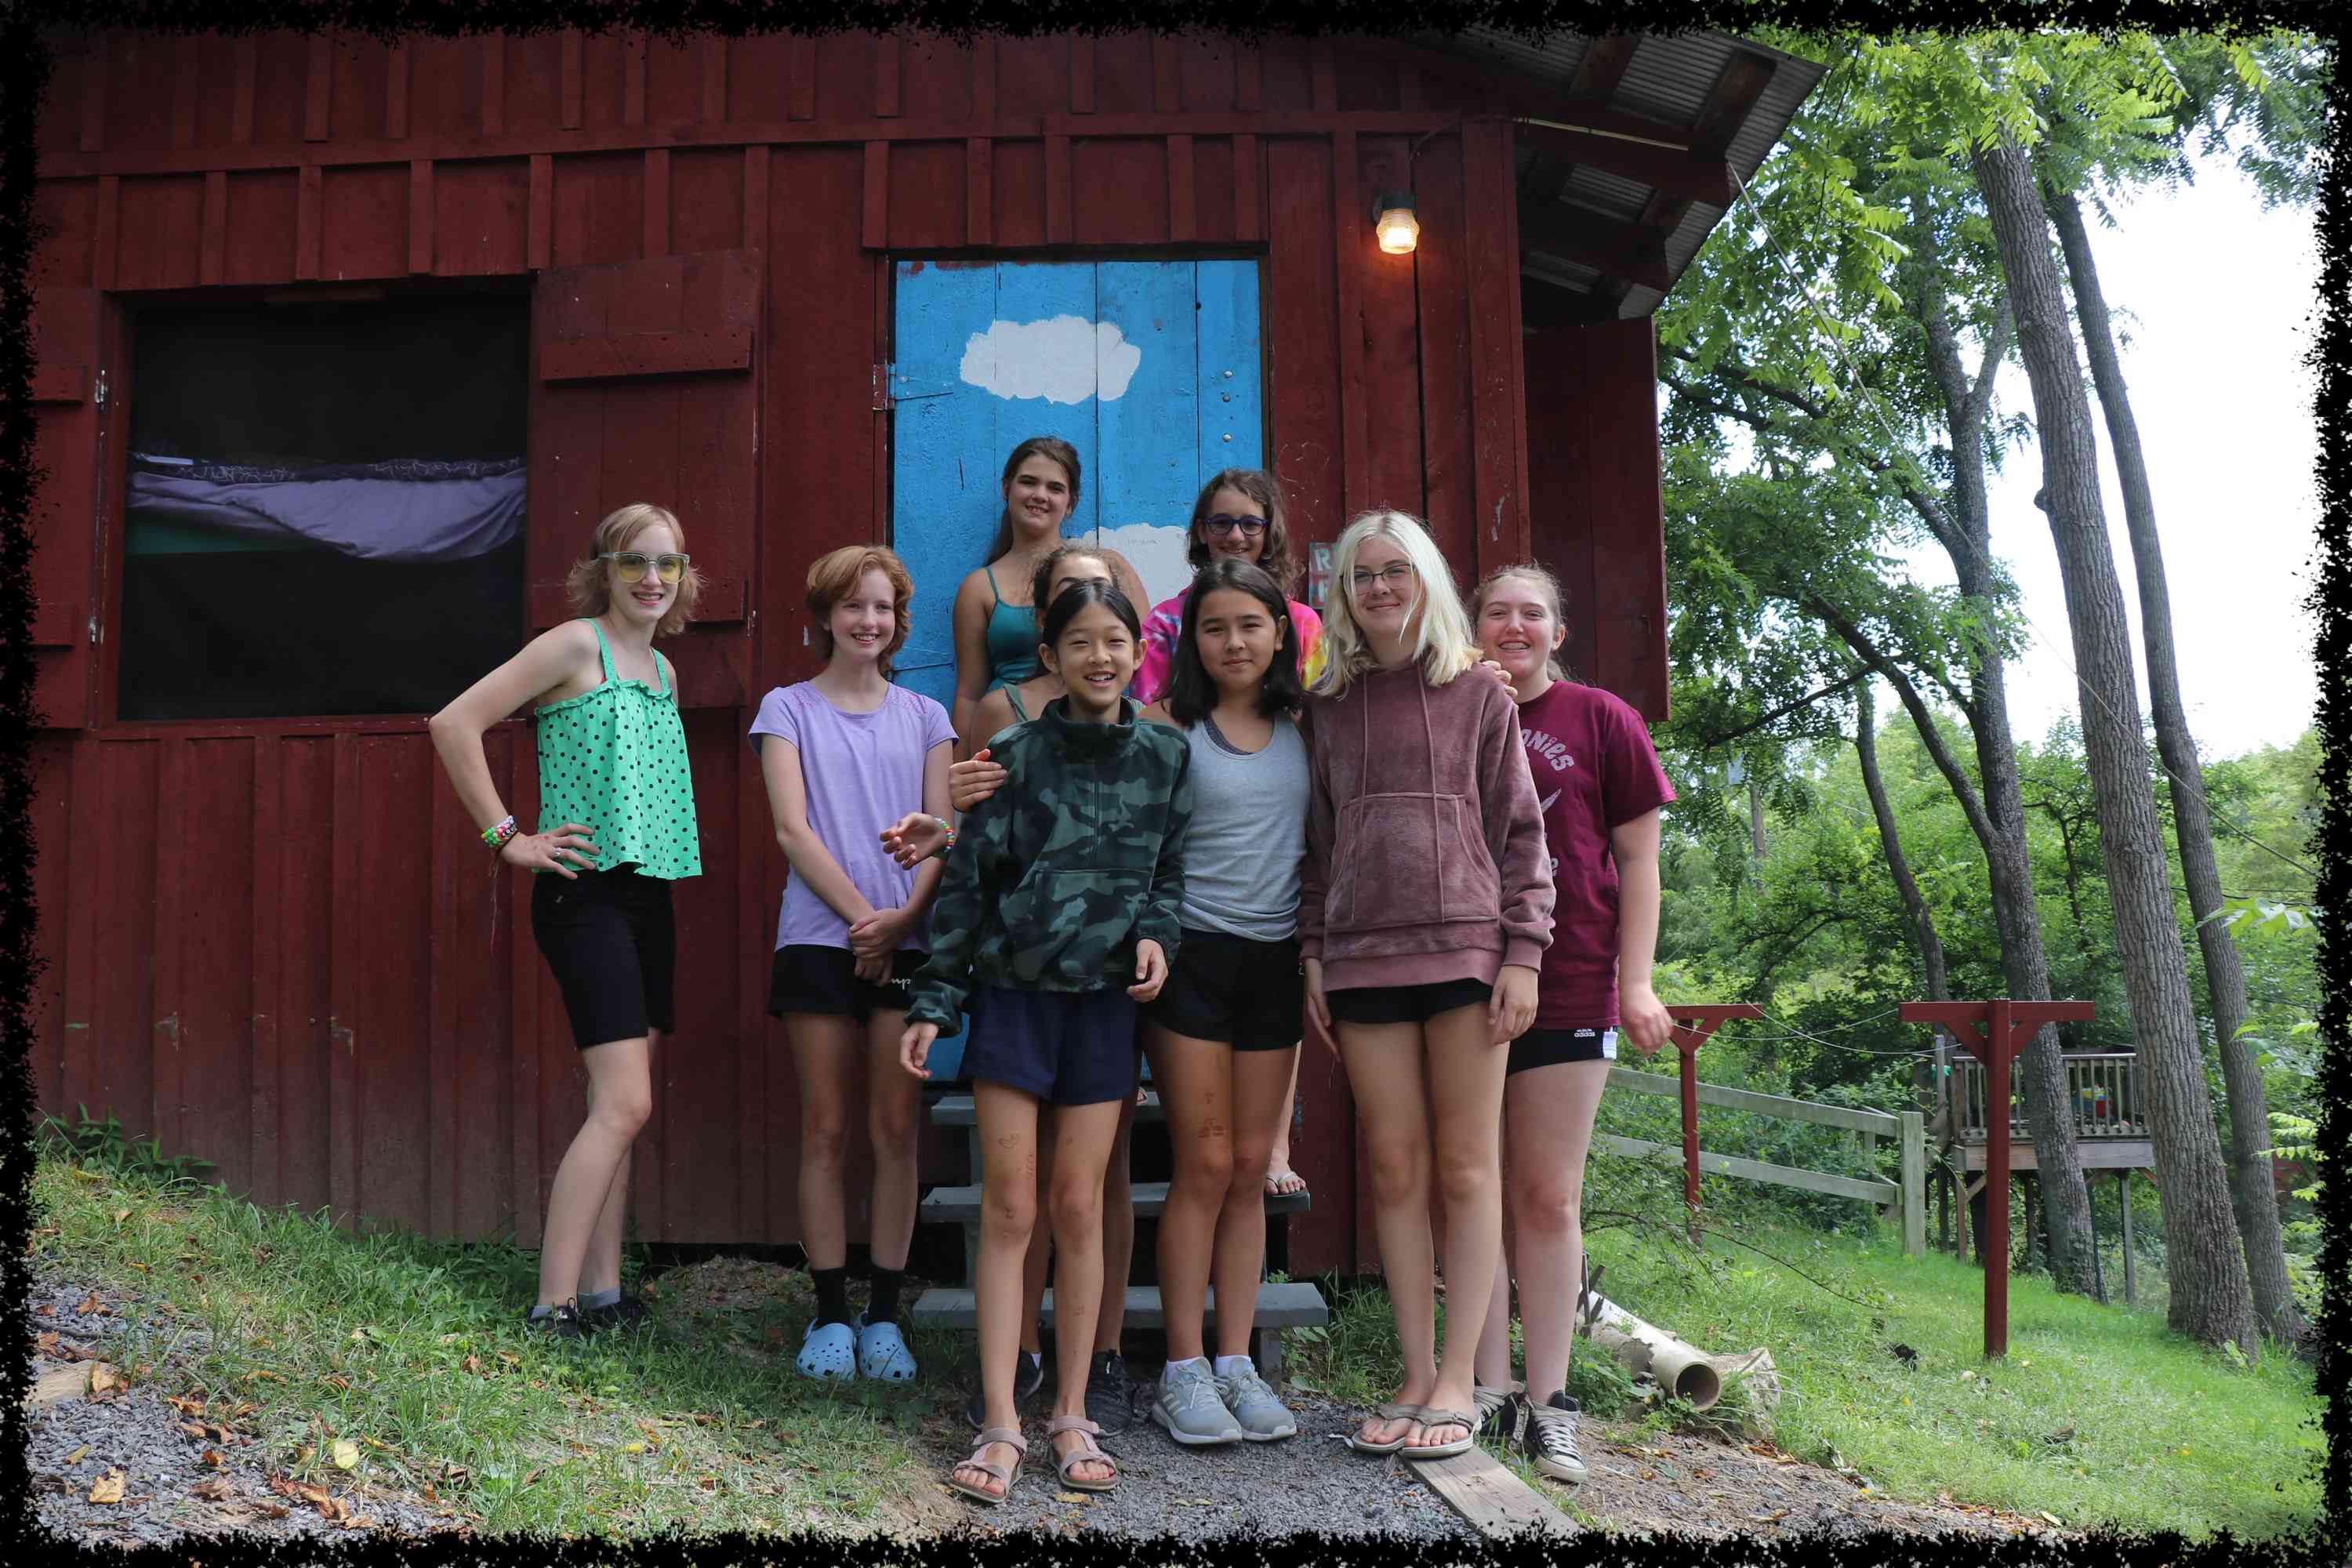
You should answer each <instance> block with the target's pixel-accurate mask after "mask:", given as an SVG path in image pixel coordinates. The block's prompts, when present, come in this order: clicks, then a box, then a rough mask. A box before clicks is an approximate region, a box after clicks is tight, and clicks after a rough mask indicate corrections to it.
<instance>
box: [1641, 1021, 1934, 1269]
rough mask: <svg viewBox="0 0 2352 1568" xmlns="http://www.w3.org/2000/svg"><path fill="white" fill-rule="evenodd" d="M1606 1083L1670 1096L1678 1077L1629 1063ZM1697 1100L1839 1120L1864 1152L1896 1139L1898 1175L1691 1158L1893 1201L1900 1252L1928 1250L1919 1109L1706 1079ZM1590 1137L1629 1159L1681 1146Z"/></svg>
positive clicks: (1758, 1176)
mask: <svg viewBox="0 0 2352 1568" xmlns="http://www.w3.org/2000/svg"><path fill="white" fill-rule="evenodd" d="M1609 1087H1610V1088H1612V1089H1629V1090H1631V1091H1633V1093H1635V1094H1657V1095H1664V1096H1667V1097H1670V1098H1671V1097H1675V1096H1679V1095H1680V1094H1681V1093H1682V1084H1681V1082H1680V1081H1679V1080H1678V1079H1675V1078H1673V1077H1670V1076H1668V1075H1667V1074H1664V1073H1654V1072H1643V1071H1641V1070H1640V1069H1639V1068H1619V1067H1612V1068H1610V1069H1609ZM1698 1102H1699V1103H1700V1104H1701V1105H1715V1106H1720V1107H1722V1108H1723V1109H1725V1110H1746V1111H1750V1112H1753V1113H1754V1114H1756V1115H1759V1116H1772V1117H1779V1118H1780V1119H1781V1120H1783V1121H1810V1122H1813V1123H1815V1124H1817V1125H1820V1126H1823V1127H1838V1128H1843V1129H1844V1130H1846V1131H1850V1132H1855V1133H1859V1134H1860V1135H1861V1137H1862V1147H1863V1153H1864V1157H1865V1158H1868V1157H1870V1156H1872V1155H1874V1153H1875V1152H1876V1149H1877V1144H1878V1140H1879V1139H1880V1138H1894V1139H1896V1140H1898V1141H1899V1142H1900V1146H1901V1148H1902V1151H1903V1168H1902V1179H1901V1180H1900V1181H1896V1182H1890V1181H1887V1180H1885V1178H1884V1177H1876V1178H1864V1177H1858V1176H1841V1175H1837V1174H1835V1173H1832V1172H1828V1171H1808V1170H1806V1169H1804V1168H1803V1167H1801V1166H1798V1165H1776V1164H1773V1163H1769V1162H1768V1161H1763V1160H1748V1159H1743V1158H1741V1157H1739V1156H1738V1155H1736V1154H1719V1153H1713V1152H1708V1151H1706V1150H1705V1149H1702V1150H1700V1151H1699V1154H1698V1166H1699V1169H1700V1170H1702V1171H1705V1172H1707V1173H1711V1174H1714V1175H1718V1176H1731V1177H1734V1178H1736V1179H1738V1180H1740V1181H1744V1182H1767V1183H1770V1184H1774V1185H1777V1186H1783V1187H1795V1188H1797V1189H1798V1190H1800V1191H1801V1192H1808V1193H1822V1194H1827V1195H1829V1196H1831V1197H1839V1198H1853V1199H1856V1200H1858V1201H1860V1202H1863V1203H1866V1204H1875V1205H1878V1206H1879V1207H1880V1208H1882V1209H1884V1208H1886V1207H1889V1206H1892V1207H1893V1208H1894V1209H1895V1213H1896V1215H1897V1216H1898V1217H1899V1219H1900V1220H1901V1223H1902V1226H1903V1250H1904V1252H1905V1253H1906V1255H1907V1256H1909V1257H1913V1258H1917V1257H1920V1256H1922V1255H1923V1254H1925V1253H1926V1252H1927V1118H1926V1117H1924V1116H1922V1115H1921V1114H1920V1113H1919V1112H1918V1111H1916V1110H1906V1111H1902V1112H1899V1113H1893V1114H1890V1113H1889V1112H1886V1111H1884V1110H1857V1109H1855V1108H1854V1107H1852V1106H1846V1105H1822V1104H1820V1103H1818V1102H1817V1101H1814V1100H1794V1099H1790V1098H1789V1097H1788V1096H1785V1095H1778V1094H1759V1093H1757V1092H1756V1091H1755V1090H1753V1089H1729V1088H1726V1087H1724V1086H1723V1085H1721V1084H1712V1083H1702V1084H1700V1085H1699V1086H1698ZM1595 1142H1600V1143H1601V1144H1604V1145H1606V1146H1607V1147H1608V1148H1610V1149H1612V1150H1614V1151H1615V1152H1618V1153H1620V1154H1627V1155H1631V1156H1633V1158H1636V1159H1643V1158H1646V1157H1648V1156H1650V1155H1652V1154H1655V1153H1660V1152H1669V1153H1675V1152H1680V1151H1679V1150H1677V1149H1676V1148H1675V1145H1674V1144H1671V1143H1654V1142H1650V1141H1649V1140H1647V1139H1643V1138H1622V1137H1619V1136H1617V1135H1616V1134H1614V1133H1609V1132H1602V1133H1598V1134H1596V1135H1595Z"/></svg>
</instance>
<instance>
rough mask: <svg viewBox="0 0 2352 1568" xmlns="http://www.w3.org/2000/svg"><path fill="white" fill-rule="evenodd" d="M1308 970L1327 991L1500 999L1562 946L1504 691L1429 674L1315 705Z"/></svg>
mask: <svg viewBox="0 0 2352 1568" xmlns="http://www.w3.org/2000/svg"><path fill="white" fill-rule="evenodd" d="M1303 728H1304V729H1305V730H1306V731H1307V754H1308V758H1309V763H1308V773H1309V776H1310V780H1311V783H1310V786H1309V789H1308V793H1307V862H1306V866H1305V869H1304V873H1303V876H1302V879H1301V886H1300V889H1299V900H1298V941H1299V948H1300V952H1301V954H1302V956H1304V957H1307V958H1315V959H1320V960H1321V961H1322V963H1323V989H1324V990H1325V991H1327V992H1329V991H1346V990H1352V989H1355V988H1358V987H1360V986H1366V985H1429V984H1438V983H1440V982H1443V981H1448V980H1483V981H1485V982H1486V983H1487V984H1494V981H1495V976H1496V972H1497V971H1499V970H1500V969H1501V968H1502V967H1503V965H1505V964H1507V963H1516V964H1522V965H1524V966H1526V967H1527V968H1529V969H1539V968H1540V967H1541V966H1542V963H1543V951H1544V949H1545V948H1546V947H1549V945H1550V944H1551V909H1552V880H1551V860H1550V858H1549V856H1548V855H1547V854H1546V853H1545V849H1544V832H1543V814H1542V813H1541V811H1540V810H1538V807H1537V804H1536V786H1535V780H1534V779H1533V777H1532V776H1531V775H1530V774H1529V773H1528V756H1527V746H1526V743H1525V742H1523V741H1522V740H1521V739H1520V737H1519V714H1518V708H1517V704H1516V703H1515V702H1513V701H1512V700H1511V693H1510V689H1509V688H1507V687H1506V686H1505V685H1504V684H1503V683H1502V682H1501V681H1499V680H1496V679H1494V678H1493V677H1492V676H1491V675H1488V674H1487V673H1486V672H1485V671H1482V670H1477V669H1472V670H1469V671H1467V672H1465V673H1464V674H1462V675H1458V676H1456V677H1454V679H1453V680H1452V681H1450V682H1448V683H1447V684H1445V685H1444V686H1432V685H1431V684H1430V683H1429V680H1428V678H1427V677H1425V676H1424V675H1423V673H1422V670H1421V665H1420V662H1419V661H1418V660H1415V661H1414V662H1412V663H1411V664H1406V665H1402V666H1400V667H1399V668H1395V669H1386V670H1373V671H1371V672H1370V673H1369V674H1366V675H1362V676H1360V677H1358V678H1357V679H1355V680H1353V681H1351V682H1349V686H1348V689H1347V692H1346V693H1345V694H1344V695H1343V696H1340V697H1337V698H1328V697H1313V698H1310V699H1308V700H1307V715H1306V720H1305V722H1304V725H1303Z"/></svg>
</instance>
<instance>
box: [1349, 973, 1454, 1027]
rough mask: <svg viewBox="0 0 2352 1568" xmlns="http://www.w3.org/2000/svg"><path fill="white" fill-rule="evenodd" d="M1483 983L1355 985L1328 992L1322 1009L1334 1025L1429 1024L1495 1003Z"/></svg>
mask: <svg viewBox="0 0 2352 1568" xmlns="http://www.w3.org/2000/svg"><path fill="white" fill-rule="evenodd" d="M1494 994H1495V988H1494V987H1493V986H1491V985H1489V984H1486V982H1485V981H1483V980H1439V981H1433V982H1432V983H1431V984H1427V985H1356V986H1350V987H1349V989H1347V990H1345V991H1327V992H1325V993H1324V994H1323V1005H1325V1006H1327V1007H1328V1008H1330V1009H1331V1021H1332V1022H1333V1023H1334V1024H1426V1023H1428V1022H1429V1021H1430V1020H1431V1019H1432V1018H1434V1017H1436V1016H1438V1015H1439V1014H1440V1013H1451V1012H1452V1011H1454V1008H1456V1007H1467V1006H1469V1005H1471V1004H1472V1003H1474V1002H1475V1003H1479V1004H1482V1005H1483V1004H1484V1003H1486V1002H1488V1001H1490V1000H1492V999H1493V997H1494Z"/></svg>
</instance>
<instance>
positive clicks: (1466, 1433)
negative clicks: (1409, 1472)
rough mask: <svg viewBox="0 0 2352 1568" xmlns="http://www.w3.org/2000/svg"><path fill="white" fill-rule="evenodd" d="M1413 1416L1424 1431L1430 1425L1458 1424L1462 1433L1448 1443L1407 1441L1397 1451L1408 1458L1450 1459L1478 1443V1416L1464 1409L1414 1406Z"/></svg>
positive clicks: (1464, 1452)
mask: <svg viewBox="0 0 2352 1568" xmlns="http://www.w3.org/2000/svg"><path fill="white" fill-rule="evenodd" d="M1415 1408H1416V1409H1417V1410H1418V1411H1419V1412H1420V1414H1419V1415H1416V1416H1415V1417H1414V1419H1415V1420H1417V1421H1419V1422H1420V1423H1421V1425H1422V1428H1423V1430H1424V1431H1426V1430H1427V1429H1428V1428H1430V1427H1432V1426H1459V1427H1461V1428H1462V1429H1463V1435H1462V1436H1459V1437H1456V1438H1455V1439H1454V1440H1453V1441H1452V1442H1450V1443H1409V1444H1407V1445H1405V1446H1404V1447H1402V1448H1399V1449H1398V1450H1397V1452H1398V1453H1399V1454H1400V1455H1402V1456H1403V1457H1404V1458H1408V1459H1450V1458H1453V1457H1454V1455H1456V1454H1466V1453H1468V1452H1469V1451H1470V1450H1471V1449H1472V1448H1474V1447H1476V1446H1477V1443H1478V1417H1477V1416H1476V1415H1473V1414H1471V1413H1470V1412H1469V1411H1466V1410H1440V1409H1439V1408H1437V1406H1435V1405H1418V1406H1416V1407H1415Z"/></svg>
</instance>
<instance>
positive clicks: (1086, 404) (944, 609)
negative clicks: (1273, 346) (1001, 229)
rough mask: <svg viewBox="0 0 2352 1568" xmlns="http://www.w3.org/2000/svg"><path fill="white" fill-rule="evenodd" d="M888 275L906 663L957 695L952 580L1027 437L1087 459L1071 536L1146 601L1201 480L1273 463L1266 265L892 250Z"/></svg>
mask: <svg viewBox="0 0 2352 1568" xmlns="http://www.w3.org/2000/svg"><path fill="white" fill-rule="evenodd" d="M896 281H897V338H898V350H897V358H896V360H895V362H894V363H893V367H892V375H891V395H892V396H893V398H894V400H895V401H896V404H897V413H896V417H895V420H894V428H893V432H892V441H891V468H890V481H891V496H892V517H891V543H892V547H893V548H894V549H896V550H897V551H898V553H899V555H900V556H901V557H902V558H903V559H904V560H905V561H906V563H907V570H908V572H909V573H910V574H912V575H913V577H914V579H915V601H914V626H912V628H911V629H910V630H909V632H908V638H907V646H906V647H905V649H904V650H903V651H902V652H901V653H900V654H899V656H898V681H899V683H900V684H902V685H905V686H908V687H911V688H913V689H915V690H917V691H920V692H922V693H924V694H925V695H926V696H929V697H933V698H936V699H938V700H940V703H942V704H943V705H949V706H952V702H953V699H954V695H955V640H954V635H953V630H952V628H951V626H950V609H951V607H952V606H953V605H954V602H955V590H956V584H959V583H961V582H962V581H963V577H964V574H966V573H968V572H971V571H972V570H973V569H975V568H977V567H979V566H981V565H983V564H985V563H986V560H987V555H988V547H989V545H990V543H991V542H992V541H993V540H994V539H995V537H996V525H997V519H998V515H999V514H1000V513H1001V512H1002V511H1003V491H1002V489H1000V488H999V484H998V479H999V476H1000V475H1001V474H1002V473H1003V468H1004V458H1005V455H1006V454H1007V453H1009V452H1010V451H1012V449H1013V447H1016V446H1018V445H1019V444H1020V443H1021V442H1023V441H1024V440H1026V439H1028V438H1029V437H1032V436H1059V437H1061V438H1062V439H1064V440H1066V441H1067V442H1069V443H1070V445H1071V446H1073V447H1076V448H1077V453H1078V461H1079V462H1080V463H1081V464H1083V465H1084V467H1085V474H1084V482H1083V483H1082V484H1081V486H1080V489H1079V497H1078V504H1077V505H1076V507H1074V508H1073V509H1071V512H1070V516H1069V520H1068V521H1067V522H1066V524H1065V525H1064V531H1065V532H1066V533H1067V534H1068V535H1069V536H1070V537H1072V538H1092V539H1096V540H1098V541H1099V542H1101V543H1103V544H1105V545H1107V546H1108V547H1110V548H1112V549H1115V550H1117V551H1118V552H1120V553H1121V554H1123V555H1125V556H1126V557H1127V558H1128V560H1129V561H1130V562H1132V563H1134V564H1135V567H1136V570H1137V571H1138V572H1139V573H1141V574H1142V576H1143V582H1144V585H1145V587H1147V588H1148V589H1149V590H1150V595H1151V598H1152V601H1153V603H1157V602H1159V601H1160V600H1161V599H1164V598H1166V597H1168V596H1169V595H1172V594H1175V593H1177V592H1178V591H1180V590H1181V588H1182V587H1183V585H1184V584H1185V583H1186V582H1187V581H1188V580H1189V579H1190V576H1191V568H1190V567H1188V566H1187V565H1186V564H1185V562H1184V524H1185V522H1186V521H1187V520H1188V519H1189V518H1190V517H1191V516H1192V500H1193V497H1194V496H1195V495H1197V494H1198V493H1199V492H1200V488H1201V485H1202V482H1203V481H1204V480H1206V479H1208V477H1209V476H1210V475H1211V474H1213V473H1215V472H1216V471H1217V470H1218V469H1220V468H1235V467H1239V468H1258V467H1262V466H1263V464H1264V460H1265V458H1264V451H1265V415H1264V410H1263V406H1262V402H1261V392H1260V384H1259V373H1258V275H1257V263H1256V262H1255V261H1077V262H1039V261H1003V262H978V263H953V262H951V263H947V264H944V265H943V264H941V263H939V262H933V261H901V262H899V263H898V277H897V280H896ZM1015 592H1016V593H1017V592H1019V590H1017V589H1016V590H1015ZM1137 609H1138V611H1139V612H1143V611H1148V610H1150V605H1138V606H1137Z"/></svg>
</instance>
